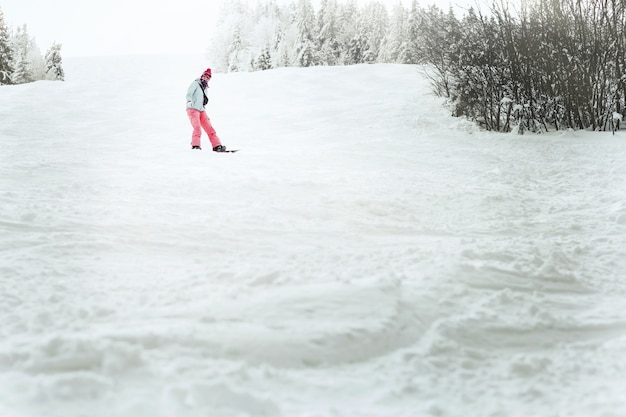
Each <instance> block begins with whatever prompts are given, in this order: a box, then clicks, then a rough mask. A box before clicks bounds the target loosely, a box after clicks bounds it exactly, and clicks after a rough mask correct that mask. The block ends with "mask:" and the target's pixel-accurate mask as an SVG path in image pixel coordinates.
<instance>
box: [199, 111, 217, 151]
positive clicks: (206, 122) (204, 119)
mask: <svg viewBox="0 0 626 417" xmlns="http://www.w3.org/2000/svg"><path fill="white" fill-rule="evenodd" d="M200 123H202V128H203V129H204V131H205V132H206V133H207V135H209V140H210V141H211V147H212V148H215V147H216V146H219V145H221V144H222V142H221V141H220V138H219V137H218V136H217V133H216V132H215V129H213V126H212V125H211V120H210V119H209V116H207V114H206V112H205V111H203V112H200Z"/></svg>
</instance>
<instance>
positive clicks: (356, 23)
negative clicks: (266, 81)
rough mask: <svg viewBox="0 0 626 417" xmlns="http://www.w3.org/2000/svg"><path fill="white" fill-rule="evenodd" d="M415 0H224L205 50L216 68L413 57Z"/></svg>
mask: <svg viewBox="0 0 626 417" xmlns="http://www.w3.org/2000/svg"><path fill="white" fill-rule="evenodd" d="M419 13H421V10H420V9H419V8H418V6H417V2H413V5H412V7H411V8H405V7H404V6H403V5H402V3H401V2H400V1H398V4H397V5H396V6H394V7H393V9H392V10H391V12H389V11H388V9H387V8H386V7H385V5H384V4H383V3H381V2H378V1H372V2H370V3H368V4H366V5H365V6H358V5H357V3H356V1H355V0H348V1H342V2H339V1H337V0H321V2H320V3H319V7H318V8H317V10H315V9H314V7H313V4H312V2H311V0H294V1H291V2H285V1H277V0H265V1H259V2H257V4H256V6H254V7H253V8H249V7H248V6H247V3H246V2H243V1H240V0H234V1H228V2H225V3H224V4H223V6H222V10H221V13H220V19H219V23H218V27H217V28H216V30H215V35H214V36H213V39H212V43H211V45H210V47H209V56H210V58H211V60H212V62H213V65H214V67H215V68H216V69H217V70H219V71H248V70H265V69H270V68H277V67H288V66H300V67H308V66H313V65H350V64H360V63H374V62H400V63H407V64H408V63H417V62H418V61H419V55H418V52H417V47H416V45H415V41H416V37H415V34H416V32H417V30H418V24H419V22H418V17H419V16H418V14H419Z"/></svg>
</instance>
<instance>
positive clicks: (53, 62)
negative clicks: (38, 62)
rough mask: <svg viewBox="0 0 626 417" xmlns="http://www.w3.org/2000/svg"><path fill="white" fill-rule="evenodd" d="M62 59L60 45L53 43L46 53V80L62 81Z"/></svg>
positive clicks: (63, 75)
mask: <svg viewBox="0 0 626 417" xmlns="http://www.w3.org/2000/svg"><path fill="white" fill-rule="evenodd" d="M62 61H63V59H62V58H61V44H58V43H53V44H52V46H51V47H50V49H48V52H46V79H48V80H53V81H56V80H58V81H64V80H65V72H64V71H63V66H62V65H63V62H62Z"/></svg>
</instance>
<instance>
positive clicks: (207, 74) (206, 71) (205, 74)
mask: <svg viewBox="0 0 626 417" xmlns="http://www.w3.org/2000/svg"><path fill="white" fill-rule="evenodd" d="M202 76H208V77H211V68H207V69H205V70H204V72H203V73H202Z"/></svg>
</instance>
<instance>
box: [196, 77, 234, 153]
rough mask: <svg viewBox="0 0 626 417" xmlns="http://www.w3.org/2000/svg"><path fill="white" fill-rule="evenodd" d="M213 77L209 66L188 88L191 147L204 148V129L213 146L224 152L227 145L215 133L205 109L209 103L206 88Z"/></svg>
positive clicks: (216, 149)
mask: <svg viewBox="0 0 626 417" xmlns="http://www.w3.org/2000/svg"><path fill="white" fill-rule="evenodd" d="M210 79H211V68H207V69H206V70H205V71H204V72H203V73H202V75H201V76H200V78H197V79H196V80H194V82H192V83H191V85H190V86H189V89H187V116H189V121H190V122H191V126H192V127H193V134H192V135H191V149H202V148H201V147H200V137H201V136H202V129H204V131H205V132H206V133H207V135H209V140H210V141H211V146H212V147H213V150H214V151H215V152H224V151H226V147H225V146H224V145H222V143H221V141H220V138H219V137H218V136H217V133H215V129H213V126H211V121H210V120H209V116H207V114H206V111H204V106H206V104H207V103H208V101H209V99H208V98H207V92H206V90H207V89H208V88H209V86H208V84H209V80H210Z"/></svg>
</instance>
